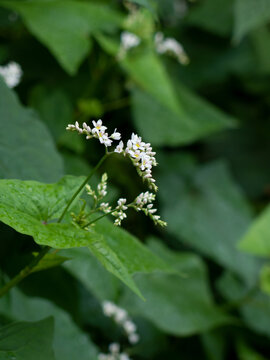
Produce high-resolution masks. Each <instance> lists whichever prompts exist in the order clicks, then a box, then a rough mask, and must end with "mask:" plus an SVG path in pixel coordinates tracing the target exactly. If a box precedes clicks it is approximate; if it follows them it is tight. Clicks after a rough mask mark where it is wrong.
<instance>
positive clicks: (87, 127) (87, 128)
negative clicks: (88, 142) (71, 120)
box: [83, 122, 92, 134]
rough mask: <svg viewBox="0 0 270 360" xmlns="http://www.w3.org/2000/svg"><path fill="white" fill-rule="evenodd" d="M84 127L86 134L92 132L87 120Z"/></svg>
mask: <svg viewBox="0 0 270 360" xmlns="http://www.w3.org/2000/svg"><path fill="white" fill-rule="evenodd" d="M83 129H84V130H85V132H86V134H88V133H91V132H92V130H91V128H90V126H89V125H87V124H86V123H85V122H84V123H83Z"/></svg>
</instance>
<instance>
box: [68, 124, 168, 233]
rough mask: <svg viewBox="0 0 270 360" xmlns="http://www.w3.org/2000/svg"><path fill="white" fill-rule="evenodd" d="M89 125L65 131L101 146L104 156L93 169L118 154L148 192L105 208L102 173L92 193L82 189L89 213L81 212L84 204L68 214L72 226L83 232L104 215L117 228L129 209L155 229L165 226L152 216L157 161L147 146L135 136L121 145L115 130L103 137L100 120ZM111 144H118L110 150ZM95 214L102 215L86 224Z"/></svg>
mask: <svg viewBox="0 0 270 360" xmlns="http://www.w3.org/2000/svg"><path fill="white" fill-rule="evenodd" d="M92 124H93V126H92V127H90V126H89V125H87V124H86V123H83V125H82V127H80V125H79V123H78V122H75V124H74V125H73V124H70V125H68V126H67V128H66V129H67V130H69V131H77V132H78V133H79V134H82V135H85V136H86V139H87V140H89V139H93V138H94V139H98V140H99V142H100V143H101V144H103V145H104V146H105V155H104V156H103V158H102V159H101V160H100V162H99V164H98V165H97V167H99V166H100V165H101V163H102V162H103V161H104V160H105V159H106V158H107V157H109V156H111V155H112V154H116V153H118V154H120V155H122V156H125V157H128V158H129V159H130V161H131V162H132V164H133V165H134V166H135V168H136V170H137V172H138V174H139V176H140V177H141V179H142V181H143V182H145V183H146V185H147V187H148V188H149V190H150V191H149V190H148V191H145V192H143V193H141V194H139V195H138V196H137V197H136V198H135V199H133V201H131V202H128V200H127V199H126V198H122V197H121V198H119V199H118V200H117V203H116V204H115V205H112V204H109V203H108V202H105V201H104V198H105V196H106V195H107V181H108V176H107V174H106V173H105V174H103V175H102V178H101V182H100V183H99V184H98V186H97V189H93V188H92V187H91V186H90V185H89V184H86V185H85V188H86V191H87V194H88V195H89V196H90V197H91V198H92V200H93V206H92V209H91V210H90V212H89V213H86V212H85V204H84V205H83V207H82V209H81V211H80V212H79V214H74V213H72V218H73V223H74V224H75V225H76V226H79V227H81V228H84V229H86V230H87V229H88V227H89V226H91V225H94V223H95V222H96V221H97V220H99V219H100V218H102V217H104V216H106V215H112V216H113V217H114V218H115V220H114V224H115V225H117V226H119V225H121V222H122V221H123V220H124V219H125V218H126V217H127V210H128V209H129V208H132V209H134V210H135V211H138V212H143V213H144V214H145V215H146V216H148V217H149V218H150V219H151V220H152V221H153V222H154V224H155V225H160V226H162V227H163V226H166V222H164V221H162V220H161V219H160V216H159V215H157V214H156V212H157V209H155V208H154V205H153V202H154V201H155V198H156V195H155V192H157V190H158V187H157V185H156V184H155V179H154V178H153V174H152V168H153V167H155V166H157V161H156V158H155V155H156V153H155V152H154V151H153V149H152V147H151V144H150V143H145V142H143V141H142V138H141V137H140V136H138V135H136V134H132V135H131V138H130V139H129V140H128V141H127V143H126V144H124V142H123V141H122V140H121V134H120V133H119V132H118V131H117V129H115V130H114V132H113V133H112V134H111V135H109V134H108V133H107V127H106V126H104V125H103V123H102V120H98V121H93V122H92ZM114 141H118V144H116V145H115V146H114V147H113V148H112V146H113V145H114V144H113V142H114ZM97 212H101V213H103V215H101V216H100V217H98V218H96V219H94V220H91V221H88V220H89V217H92V215H93V214H94V213H97Z"/></svg>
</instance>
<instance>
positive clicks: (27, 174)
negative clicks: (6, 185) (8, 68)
mask: <svg viewBox="0 0 270 360" xmlns="http://www.w3.org/2000/svg"><path fill="white" fill-rule="evenodd" d="M0 125H1V131H0V155H1V156H0V177H1V178H19V179H33V180H40V181H46V182H50V181H56V180H58V179H59V178H60V177H61V176H62V175H63V164H62V160H61V158H60V155H59V154H58V153H57V151H56V149H55V146H54V144H53V141H52V138H51V136H50V134H49V132H48V130H47V129H46V127H45V126H44V125H43V124H42V123H41V122H40V121H39V119H38V118H37V116H36V114H35V113H33V112H32V111H30V110H29V109H25V108H23V107H22V105H21V104H20V103H19V101H18V99H17V97H16V96H15V94H14V93H13V91H11V90H10V89H9V88H8V87H7V86H6V85H5V83H4V82H3V81H2V80H1V79H0ZM15 129H16V130H15ZM18 154H20V156H18Z"/></svg>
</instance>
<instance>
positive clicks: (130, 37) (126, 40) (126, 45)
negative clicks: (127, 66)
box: [121, 31, 141, 51]
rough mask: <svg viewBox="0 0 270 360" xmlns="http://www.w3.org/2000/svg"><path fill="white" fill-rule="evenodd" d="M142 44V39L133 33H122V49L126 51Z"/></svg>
mask: <svg viewBox="0 0 270 360" xmlns="http://www.w3.org/2000/svg"><path fill="white" fill-rule="evenodd" d="M140 42H141V39H140V38H139V37H138V36H137V35H135V34H133V33H131V32H128V31H123V32H122V33H121V47H122V48H123V49H124V50H125V51H127V50H129V49H131V48H134V47H136V46H138V45H139V44H140Z"/></svg>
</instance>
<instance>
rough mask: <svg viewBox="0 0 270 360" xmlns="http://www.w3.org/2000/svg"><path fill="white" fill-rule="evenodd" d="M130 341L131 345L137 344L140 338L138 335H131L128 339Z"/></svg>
mask: <svg viewBox="0 0 270 360" xmlns="http://www.w3.org/2000/svg"><path fill="white" fill-rule="evenodd" d="M128 341H129V342H130V343H131V344H137V342H138V341H139V336H138V334H136V333H133V334H130V335H129V337H128Z"/></svg>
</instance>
